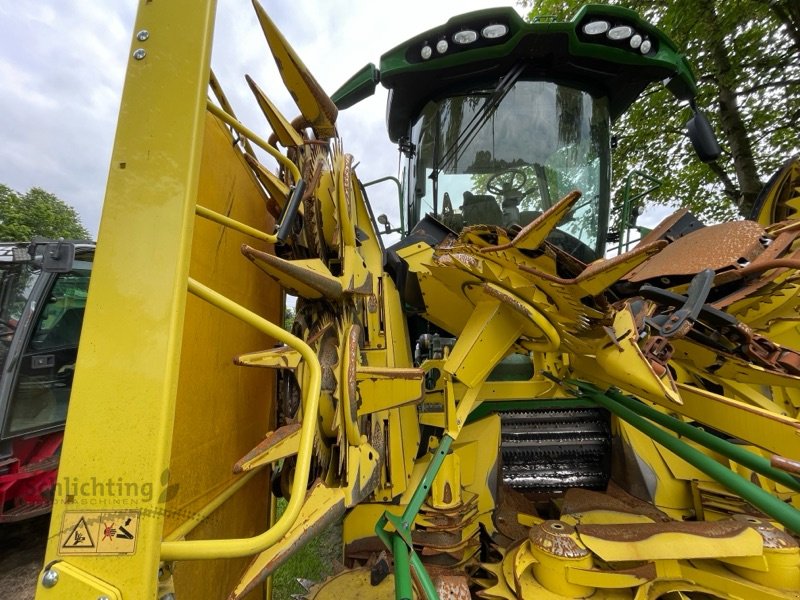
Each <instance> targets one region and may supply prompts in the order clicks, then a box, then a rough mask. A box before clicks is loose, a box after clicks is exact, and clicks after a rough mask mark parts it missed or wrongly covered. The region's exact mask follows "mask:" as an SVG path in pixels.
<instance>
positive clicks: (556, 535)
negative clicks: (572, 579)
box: [528, 521, 591, 558]
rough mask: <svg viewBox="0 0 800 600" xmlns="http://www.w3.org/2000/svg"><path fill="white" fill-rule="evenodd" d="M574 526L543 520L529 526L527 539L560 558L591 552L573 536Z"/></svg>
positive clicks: (585, 554) (587, 554)
mask: <svg viewBox="0 0 800 600" xmlns="http://www.w3.org/2000/svg"><path fill="white" fill-rule="evenodd" d="M574 534H575V528H574V527H573V526H572V525H569V524H567V523H564V522H563V521H545V522H544V523H539V524H538V525H534V526H533V527H531V530H530V531H529V532H528V540H529V541H530V543H531V545H533V546H535V547H536V548H539V549H540V550H543V551H544V552H547V553H548V554H551V555H553V556H559V557H561V558H582V557H584V556H589V554H591V553H590V552H589V550H588V549H587V548H585V547H584V546H583V545H582V544H580V543H579V542H578V541H577V540H576V539H575V537H574Z"/></svg>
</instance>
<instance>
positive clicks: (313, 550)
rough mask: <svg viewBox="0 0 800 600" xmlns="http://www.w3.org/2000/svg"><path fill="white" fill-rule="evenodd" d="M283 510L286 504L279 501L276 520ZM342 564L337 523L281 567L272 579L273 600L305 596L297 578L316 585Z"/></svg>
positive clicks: (340, 535)
mask: <svg viewBox="0 0 800 600" xmlns="http://www.w3.org/2000/svg"><path fill="white" fill-rule="evenodd" d="M285 509H286V500H284V499H282V498H281V499H279V500H278V516H279V517H280V515H282V514H283V511H284V510H285ZM341 560H342V525H341V523H336V524H334V525H331V526H330V527H328V528H327V529H326V530H325V531H323V532H322V533H321V534H319V535H317V536H315V537H314V538H312V539H311V541H310V542H308V544H306V545H305V546H303V547H302V548H300V550H298V551H297V552H296V553H295V554H293V555H292V557H291V558H290V559H289V560H288V561H286V562H285V563H284V564H283V565H281V566H280V567H279V568H278V570H277V571H275V574H274V575H273V576H272V585H273V588H272V597H273V599H274V600H291V597H292V594H305V590H304V589H303V588H302V587H301V586H300V584H299V583H297V578H298V577H300V578H302V579H310V580H311V581H314V582H316V583H319V582H321V581H323V580H324V579H326V578H328V577H330V576H331V575H333V566H334V564H336V562H337V561H341Z"/></svg>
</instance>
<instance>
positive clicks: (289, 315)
mask: <svg viewBox="0 0 800 600" xmlns="http://www.w3.org/2000/svg"><path fill="white" fill-rule="evenodd" d="M294 317H295V310H294V308H292V307H291V306H287V307H285V309H284V311H283V328H284V329H285V330H286V331H291V330H292V325H294Z"/></svg>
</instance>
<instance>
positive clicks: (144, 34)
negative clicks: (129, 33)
mask: <svg viewBox="0 0 800 600" xmlns="http://www.w3.org/2000/svg"><path fill="white" fill-rule="evenodd" d="M149 37H150V32H149V31H147V29H142V30H141V31H140V32H138V33H137V34H136V39H137V40H139V41H140V42H146V41H147V38H149Z"/></svg>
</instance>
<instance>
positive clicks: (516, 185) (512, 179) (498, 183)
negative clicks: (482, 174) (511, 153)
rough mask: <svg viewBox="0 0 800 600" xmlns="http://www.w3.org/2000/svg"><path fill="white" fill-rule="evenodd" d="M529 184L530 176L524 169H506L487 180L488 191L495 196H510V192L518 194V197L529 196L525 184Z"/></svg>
mask: <svg viewBox="0 0 800 600" xmlns="http://www.w3.org/2000/svg"><path fill="white" fill-rule="evenodd" d="M526 183H528V176H527V175H526V174H525V171H523V170H522V169H513V168H512V169H506V170H504V171H500V172H499V173H495V174H494V175H492V176H491V177H489V179H487V180H486V190H487V191H489V192H491V193H492V194H495V195H501V196H508V195H509V192H517V194H518V195H525V194H527V190H526V189H525V184H526Z"/></svg>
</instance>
